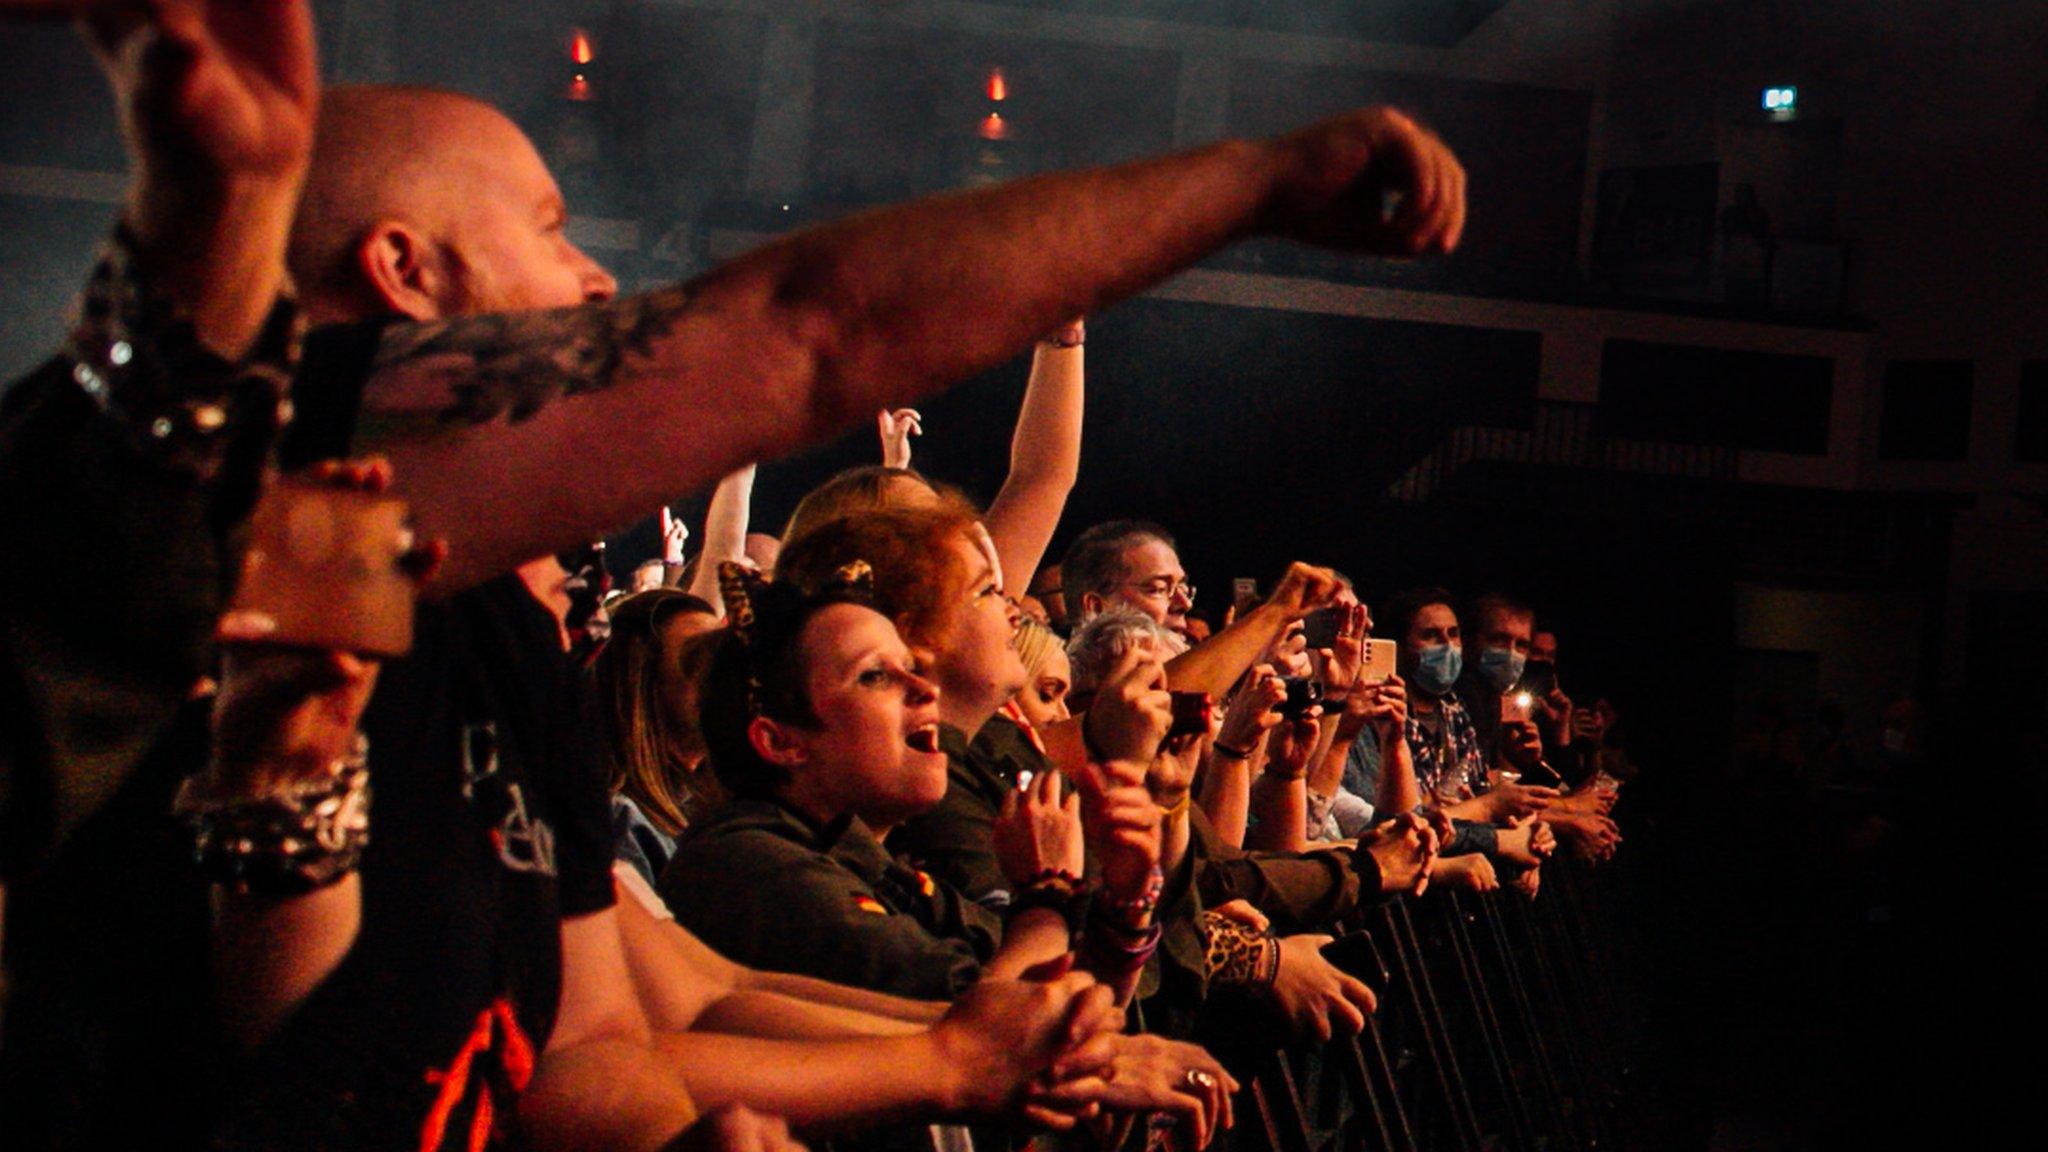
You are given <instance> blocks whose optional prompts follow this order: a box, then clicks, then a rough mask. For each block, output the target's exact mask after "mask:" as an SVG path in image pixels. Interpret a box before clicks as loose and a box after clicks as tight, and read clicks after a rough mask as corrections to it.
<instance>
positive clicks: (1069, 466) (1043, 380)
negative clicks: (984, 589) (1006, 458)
mask: <svg viewBox="0 0 2048 1152" xmlns="http://www.w3.org/2000/svg"><path fill="white" fill-rule="evenodd" d="M1085 339H1086V332H1085V330H1084V329H1083V327H1082V325H1081V321H1079V320H1076V321H1074V322H1073V323H1072V324H1069V325H1067V326H1066V327H1064V328H1062V329H1060V330H1059V331H1057V332H1055V333H1053V334H1052V335H1050V336H1048V337H1046V338H1045V339H1043V340H1040V341H1039V342H1038V347H1037V348H1036V349H1034V350H1033V351H1032V353H1031V379H1030V381H1029V382H1028V383H1026V384H1025V385H1024V406H1023V408H1022V409H1021V410H1019V411H1018V413H1017V431H1016V434H1015V435H1014V436H1012V437H1011V438H1010V475H1009V476H1008V477H1007V478H1005V479H1004V481H1003V490H1002V491H1000V492H998V493H996V498H995V501H994V502H993V503H991V504H990V505H989V506H988V516H987V520H988V534H989V536H990V537H992V538H993V539H994V540H995V545H996V555H997V556H999V557H1001V558H1002V561H1003V574H1004V576H1005V578H1006V580H1007V582H1008V584H1009V587H1008V588H1007V589H1006V591H1008V592H1009V593H1011V594H1012V595H1015V596H1022V595H1023V594H1024V590H1025V589H1026V588H1029V587H1031V579H1032V577H1033V576H1035V575H1036V574H1037V572H1038V565H1039V562H1040V561H1042V560H1044V559H1045V548H1046V545H1048V544H1050V543H1051V542H1052V534H1053V531H1054V530H1055V529H1057V528H1058V527H1059V526H1060V513H1061V512H1062V511H1064V510H1065V509H1066V506H1067V494H1068V493H1070V492H1072V491H1073V490H1074V481H1075V480H1076V479H1078V478H1079V476H1080V474H1081V417H1082V408H1083V400H1084V398H1085V396H1086V390H1085V389H1084V387H1083V380H1084V379H1085V375H1084V373H1083V363H1082V361H1083V358H1084V356H1085V353H1084V352H1083V351H1082V347H1081V346H1082V342H1083V341H1084V340H1085Z"/></svg>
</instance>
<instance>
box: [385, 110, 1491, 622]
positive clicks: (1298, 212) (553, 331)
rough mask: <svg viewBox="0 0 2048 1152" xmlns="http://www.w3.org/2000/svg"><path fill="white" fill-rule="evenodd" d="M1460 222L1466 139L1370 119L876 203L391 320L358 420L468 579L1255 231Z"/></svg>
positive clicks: (985, 363)
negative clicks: (429, 316) (706, 262)
mask: <svg viewBox="0 0 2048 1152" xmlns="http://www.w3.org/2000/svg"><path fill="white" fill-rule="evenodd" d="M1389 193H1393V194H1396V195H1398V196H1399V197H1400V206H1399V208H1398V209H1397V210H1396V211H1395V212H1394V213H1393V214H1392V215H1391V216H1385V215H1383V204H1384V203H1385V198H1386V197H1387V196H1388V195H1389ZM1463 221H1464V174H1463V171H1462V169H1460V168H1459V167H1458V164H1457V161H1456V160H1455V159H1453V158H1452V156H1451V154H1450V152H1449V151H1448V150H1447V149H1445V148H1444V146H1443V145H1442V144H1441V143H1440V142H1438V141H1437V140H1436V138H1435V137H1434V136H1431V135H1430V134H1429V133H1427V132H1426V131H1424V130H1423V129H1421V128H1419V127H1417V126H1416V125H1415V124H1414V123H1413V122H1412V121H1409V120H1408V119H1407V118H1406V117H1403V116H1401V115H1400V114H1399V113H1396V112H1391V111H1388V110H1384V109H1372V110H1366V111H1360V112H1354V113H1351V114H1349V115H1346V116H1343V117H1339V118H1337V119H1334V120H1331V121H1327V122H1325V123H1323V124H1321V125H1318V126H1316V127H1314V128H1310V129H1308V130H1306V131H1304V132H1301V133H1297V134H1296V135H1293V136H1289V137H1284V138H1281V139H1278V140H1274V141H1267V142H1259V143H1246V142H1242V141H1230V142H1225V143H1220V144H1216V145H1213V146H1210V147H1207V148H1203V149H1200V150H1197V151H1192V152H1184V153H1180V154H1177V155H1172V156H1165V157H1160V158H1156V159H1151V160H1144V161H1140V162H1137V163H1133V164H1127V165H1123V166H1120V167H1115V168H1101V169H1093V170H1087V171H1079V172H1068V173H1061V174H1057V175H1051V176H1044V177H1040V178H1037V179H1032V180H1023V181H1018V182H1016V183H1013V184H1007V185H1004V186H1002V187H999V188H991V189H983V190H977V191H973V192H967V193H961V194H955V195H949V196H941V197H934V198H931V199H927V200H922V201H918V202H915V203H912V204H908V205H903V206H901V207H896V208H891V209H886V210H882V211H877V212H870V213H865V214H862V215H858V216H854V217H852V218H849V219H847V220H843V221H840V222H837V223H834V224H831V225H828V226H826V227H823V228H818V229H815V230H811V231H806V232H801V233H798V234H796V235H793V236H789V237H786V238H783V239H781V240H778V241H776V242H774V243H772V244H769V245H767V246H765V247H763V248H760V249H758V250H756V251H754V252H752V253H750V254H748V255H746V256H744V257H741V258H740V259H739V260H736V261H734V262H732V263H730V264H728V265H726V266H724V267H722V268H719V269H717V270H715V271H713V272H711V273H710V274H708V275H706V276H704V277H702V278H700V279H698V280H695V281H692V282H690V283H688V284H684V285H679V286H677V287H673V288H668V289H663V290H660V291H656V292H652V293H648V294H645V295H640V296H634V297H630V298H626V299H621V300H613V301H606V302H602V303H593V304H585V305H581V306H578V307H574V308H567V309H558V310H553V311H546V312H533V313H519V314H502V315H492V316H480V317H468V318H461V319H454V320H448V321H441V322H435V323H428V324H412V325H402V326H399V327H395V328H393V329H391V330H390V331H389V332H388V333H387V334H386V336H385V339H384V343H383V346H382V348H381V349H380V351H379V353H378V355H377V357H376V361H375V365H374V369H373V373H372V378H371V380H370V381H369V382H368V385H367V388H366V391H365V393H364V397H363V407H364V412H363V414H362V420H361V424H360V428H361V434H362V436H363V437H364V439H365V443H366V444H374V445H376V446H377V450H379V451H382V452H384V453H386V454H388V455H389V456H390V457H391V459H392V462H393V464H395V465H396V466H397V471H398V475H399V476H400V477H402V478H403V482H404V485H405V491H404V494H405V495H407V496H408V497H409V498H410V499H411V501H412V504H413V508H414V511H415V513H416V515H417V518H418V521H419V524H420V528H421V530H422V531H423V532H428V533H438V534H442V535H446V536H447V537H449V540H450V543H451V544H452V545H453V548H454V551H453V554H452V556H451V570H450V571H449V572H448V573H447V580H448V584H449V586H451V587H454V586H460V585H462V584H465V583H469V582H473V581H475V580H477V579H481V578H485V577H488V576H489V575H491V574H493V573H497V572H501V571H504V570H506V569H509V568H511V567H513V566H515V565H517V564H518V563H520V562H522V561H524V560H526V559H527V558H529V557H532V556H537V555H544V554H547V553H549V552H552V551H557V550H560V549H561V548H564V547H567V546H568V545H570V544H572V543H574V542H576V541H580V540H588V539H590V538H592V537H593V536H594V535H596V534H601V533H602V532H603V531H605V530H607V529H612V528H616V527H617V526H618V525H620V524H623V523H626V522H628V521H630V520H632V519H634V518H635V517H636V516H638V515H641V514H643V513H642V510H644V509H646V508H650V507H654V506H656V505H658V504H660V503H661V502H662V501H664V500H666V499H669V498H671V497H673V496H674V495H675V494H676V493H678V492H685V491H690V490H693V489H697V488H700V487H702V486H703V485H705V484H707V483H709V482H711V480H712V479H713V478H715V477H717V476H720V475H722V474H724V473H725V472H727V471H730V470H731V469H732V468H734V467H735V466H737V465H739V464H741V463H744V462H746V461H749V460H772V459H777V458H780V457H782V456H785V455H787V454H789V453H790V452H792V451H794V450H796V449H798V448H800V447H803V446H805V445H807V444H812V443H815V442H817V441H820V440H822V439H825V438H826V437H828V436H830V435H832V434H834V433H836V432H839V431H841V430H843V429H845V428H847V427H850V426H852V425H853V424H855V423H856V422H859V421H862V420H865V419H867V418H869V416H870V415H871V414H872V413H874V412H875V411H877V410H878V409H880V408H881V407H883V406H884V405H885V404H901V403H905V402H911V401H914V400H916V399H918V398H920V397H923V396H927V395H930V394H932V393H934V392H937V391H939V390H940V389H941V388H943V387H945V386H946V385H948V384H950V383H952V382H953V381H956V380H959V379H961V378H963V377H966V376H969V375H972V374H973V373H975V372H977V371H980V370H982V369H985V368H989V367H992V366H993V365H995V364H998V363H1001V362H1002V361H1003V360H1004V359H1005V358H1007V357H1008V356H1010V355H1011V354H1013V353H1014V352H1015V351H1016V350H1017V349H1019V348H1021V347H1023V346H1025V345H1026V344H1027V343H1028V342H1029V341H1030V340H1031V339H1032V338H1033V337H1035V336H1037V335H1038V334H1039V333H1042V332H1045V331H1048V330H1050V329H1051V328H1053V327H1054V326H1055V325H1057V324H1059V323H1061V322H1062V321H1064V320H1067V319H1069V318H1071V317H1074V316H1077V315H1083V314H1086V313H1089V312H1093V311H1095V310H1097V309H1099V308H1101V307H1102V306H1104V305H1106V304H1108V303H1109V302H1111V301H1114V300H1117V299H1121V298H1123V297H1126V296H1129V295H1131V294H1133V293H1135V292H1137V291H1140V290H1141V289H1143V288H1145V287H1146V286H1148V285H1150V284H1153V283H1156V282H1157V281H1159V280H1160V279H1162V278H1164V277H1165V276H1167V275H1169V274H1170V273H1172V272H1174V271H1176V270H1177V269H1179V268H1182V267H1185V266H1186V265H1188V264H1190V263H1192V262H1193V261H1195V260H1197V259H1199V258H1200V257H1202V256H1204V255H1206V254H1207V253H1209V252H1211V251H1214V250H1215V249H1217V248H1219V247H1221V246H1223V245H1224V244H1227V243H1229V242H1230V241H1232V240H1235V239H1237V238H1239V237H1242V236H1246V235H1250V234H1253V233H1259V232H1271V233H1279V234H1283V235H1289V236H1293V237H1296V238H1298V239H1303V240H1307V241H1311V242H1315V243H1324V244H1331V245H1337V246H1343V247H1348V248H1353V249H1356V250H1360V251H1367V252H1378V253H1385V254H1395V255H1412V254H1416V253H1420V252H1423V251H1426V250H1445V251H1447V250H1449V249H1450V248H1451V247H1453V246H1454V245H1455V244H1456V243H1457V240H1458V234H1459V232H1460V230H1461V229H1462V227H1463ZM600 456H602V458H603V459H605V460H606V462H607V464H608V467H606V468H605V469H604V470H603V471H602V473H598V472H597V471H595V470H592V469H590V468H588V467H587V463H588V461H589V460H591V459H594V458H598V457H600ZM480 481H481V482H480Z"/></svg>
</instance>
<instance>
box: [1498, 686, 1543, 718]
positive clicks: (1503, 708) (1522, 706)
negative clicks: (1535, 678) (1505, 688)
mask: <svg viewBox="0 0 2048 1152" xmlns="http://www.w3.org/2000/svg"><path fill="white" fill-rule="evenodd" d="M1535 706H1536V697H1534V696H1531V695H1530V694H1529V693H1528V692H1527V691H1526V690H1523V689H1520V688H1517V689H1515V690H1514V691H1512V692H1509V693H1506V694H1505V695H1503V696H1502V697H1501V698H1500V720H1501V723H1503V724H1506V723H1509V722H1510V721H1515V720H1522V721H1526V720H1528V719H1529V718H1530V716H1531V713H1532V711H1533V710H1534V708H1535Z"/></svg>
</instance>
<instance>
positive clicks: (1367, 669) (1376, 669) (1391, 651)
mask: <svg viewBox="0 0 2048 1152" xmlns="http://www.w3.org/2000/svg"><path fill="white" fill-rule="evenodd" d="M1400 652H1401V646H1400V645H1399V644H1396V643H1395V642H1394V641H1392V640H1380V639H1372V640H1367V641H1366V642H1365V666H1364V667H1363V668H1361V669H1360V670H1359V673H1358V682H1359V683H1360V684H1385V683H1386V682H1387V678H1388V677H1390V676H1392V675H1393V674H1394V661H1395V658H1396V657H1397V656H1399V655H1400Z"/></svg>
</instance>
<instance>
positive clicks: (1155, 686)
mask: <svg viewBox="0 0 2048 1152" xmlns="http://www.w3.org/2000/svg"><path fill="white" fill-rule="evenodd" d="M1172 726H1173V698H1172V697H1171V696H1170V695H1168V694H1167V691H1166V666H1165V665H1164V664H1161V663H1160V662H1159V657H1158V656H1156V655H1155V654H1153V653H1152V652H1151V651H1150V650H1149V649H1147V648H1136V647H1134V648H1131V649H1130V650H1128V651H1126V652H1125V653H1124V654H1123V655H1122V656H1120V657H1118V658H1117V662H1116V664H1115V666H1114V667H1112V668H1111V669H1110V670H1109V673H1108V674H1107V675H1106V676H1104V677H1103V679H1102V684H1101V686H1100V687H1098V688H1097V689H1096V692H1095V699H1094V700H1093V701H1091V702H1090V703H1089V705H1088V711H1087V712H1086V713H1084V714H1083V715H1082V717H1081V731H1082V732H1083V733H1084V734H1085V735H1086V736H1087V743H1088V749H1089V753H1090V755H1091V756H1099V757H1101V758H1103V759H1105V760H1111V761H1122V762H1125V763H1134V764H1139V765H1148V764H1150V763H1151V762H1152V755H1153V753H1155V752H1157V751H1158V750H1159V745H1160V743H1161V742H1162V741H1164V740H1165V739H1166V732H1167V729H1168V728H1170V727H1172Z"/></svg>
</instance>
